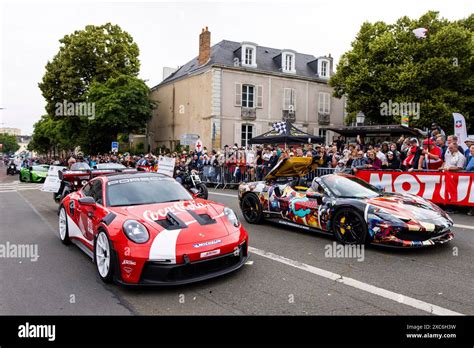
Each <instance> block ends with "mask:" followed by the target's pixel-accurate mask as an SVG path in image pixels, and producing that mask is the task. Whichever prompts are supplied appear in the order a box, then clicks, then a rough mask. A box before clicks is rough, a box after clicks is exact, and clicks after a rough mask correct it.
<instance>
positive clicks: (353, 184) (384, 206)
mask: <svg viewBox="0 0 474 348" xmlns="http://www.w3.org/2000/svg"><path fill="white" fill-rule="evenodd" d="M316 166H317V165H316V164H315V163H314V162H313V160H312V159H311V158H308V157H293V158H288V159H284V160H282V161H280V162H279V163H278V164H277V165H276V166H275V168H273V170H272V171H270V172H269V173H268V175H267V176H266V177H265V181H260V182H251V183H245V184H241V185H240V186H239V201H240V207H241V210H242V213H243V216H244V218H245V220H246V221H247V222H249V223H252V224H258V223H261V222H263V221H264V220H265V219H268V220H273V221H275V222H278V223H280V224H282V225H287V226H293V227H298V228H303V229H306V230H311V231H317V232H322V233H327V234H331V235H333V236H334V237H335V238H336V239H337V240H338V241H339V242H341V243H343V244H370V243H374V244H383V245H387V246H393V247H423V246H429V245H434V244H442V243H445V242H448V241H450V240H452V239H453V237H454V234H453V232H451V227H452V225H453V220H452V219H451V218H450V217H449V215H448V214H446V213H445V212H444V211H443V210H442V209H441V208H439V207H438V206H437V205H435V204H434V203H431V202H429V201H427V200H425V199H423V198H421V197H418V196H414V195H409V194H399V193H389V192H384V191H382V190H380V189H378V188H376V187H374V186H372V185H370V184H368V183H367V182H365V181H363V180H361V179H359V178H356V177H355V176H352V175H347V174H329V175H324V176H321V177H316V178H314V180H312V181H311V184H310V185H307V183H308V182H307V180H306V176H307V175H308V173H310V172H311V171H313V170H314V169H315V167H316ZM308 186H309V187H308Z"/></svg>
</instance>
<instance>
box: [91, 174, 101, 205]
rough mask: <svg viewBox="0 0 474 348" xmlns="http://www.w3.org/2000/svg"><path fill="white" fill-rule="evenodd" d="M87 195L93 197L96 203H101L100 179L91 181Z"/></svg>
mask: <svg viewBox="0 0 474 348" xmlns="http://www.w3.org/2000/svg"><path fill="white" fill-rule="evenodd" d="M89 195H90V196H91V197H92V198H94V200H95V201H96V203H97V204H102V181H100V180H95V181H94V182H92V185H91V190H90V192H89Z"/></svg>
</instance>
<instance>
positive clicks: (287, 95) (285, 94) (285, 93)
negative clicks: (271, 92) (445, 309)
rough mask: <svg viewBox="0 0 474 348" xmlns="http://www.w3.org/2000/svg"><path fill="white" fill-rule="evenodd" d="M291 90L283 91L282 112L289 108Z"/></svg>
mask: <svg viewBox="0 0 474 348" xmlns="http://www.w3.org/2000/svg"><path fill="white" fill-rule="evenodd" d="M290 99H291V88H284V89H283V110H288V109H289V108H290V102H291V100H290Z"/></svg>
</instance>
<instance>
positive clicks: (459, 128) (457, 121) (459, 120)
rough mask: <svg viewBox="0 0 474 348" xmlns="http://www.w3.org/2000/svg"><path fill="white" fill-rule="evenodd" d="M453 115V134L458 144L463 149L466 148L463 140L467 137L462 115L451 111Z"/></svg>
mask: <svg viewBox="0 0 474 348" xmlns="http://www.w3.org/2000/svg"><path fill="white" fill-rule="evenodd" d="M453 117H454V134H455V135H456V136H457V137H458V144H459V145H461V147H462V148H463V149H464V151H465V150H466V149H467V145H466V144H464V141H465V140H466V139H467V127H466V120H465V119H464V116H463V115H461V114H458V113H456V112H454V113H453Z"/></svg>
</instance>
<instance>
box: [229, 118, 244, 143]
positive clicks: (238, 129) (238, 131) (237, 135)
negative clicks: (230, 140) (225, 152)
mask: <svg viewBox="0 0 474 348" xmlns="http://www.w3.org/2000/svg"><path fill="white" fill-rule="evenodd" d="M241 140H242V123H240V122H235V123H234V143H237V144H239V145H240V142H241ZM231 147H232V146H231Z"/></svg>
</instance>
